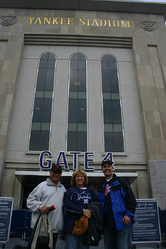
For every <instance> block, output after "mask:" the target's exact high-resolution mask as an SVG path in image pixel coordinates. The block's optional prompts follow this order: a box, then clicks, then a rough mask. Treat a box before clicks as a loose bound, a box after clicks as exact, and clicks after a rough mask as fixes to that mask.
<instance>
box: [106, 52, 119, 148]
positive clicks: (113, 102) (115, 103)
mask: <svg viewBox="0 0 166 249" xmlns="http://www.w3.org/2000/svg"><path fill="white" fill-rule="evenodd" d="M101 71H102V92H103V120H104V143H105V151H106V152H124V143H123V129H122V119H121V106H120V96H119V82H118V73H117V62H116V59H115V58H114V57H113V56H112V55H104V56H103V57H102V59H101Z"/></svg>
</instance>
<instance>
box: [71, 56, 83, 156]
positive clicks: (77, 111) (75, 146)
mask: <svg viewBox="0 0 166 249" xmlns="http://www.w3.org/2000/svg"><path fill="white" fill-rule="evenodd" d="M86 112H87V110H86V58H85V56H84V55H82V54H80V53H76V54H74V55H73V56H72V57H71V59H70V88H69V109H68V138H67V150H68V151H87V116H86Z"/></svg>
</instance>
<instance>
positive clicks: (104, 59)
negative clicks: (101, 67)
mask: <svg viewBox="0 0 166 249" xmlns="http://www.w3.org/2000/svg"><path fill="white" fill-rule="evenodd" d="M104 61H107V62H108V61H109V56H108V55H104V56H103V57H102V59H101V62H104Z"/></svg>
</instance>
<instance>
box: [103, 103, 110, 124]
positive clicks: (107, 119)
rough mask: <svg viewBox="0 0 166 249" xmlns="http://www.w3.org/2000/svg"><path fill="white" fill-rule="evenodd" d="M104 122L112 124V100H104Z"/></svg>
mask: <svg viewBox="0 0 166 249" xmlns="http://www.w3.org/2000/svg"><path fill="white" fill-rule="evenodd" d="M103 110H104V124H112V112H111V100H110V99H105V100H103Z"/></svg>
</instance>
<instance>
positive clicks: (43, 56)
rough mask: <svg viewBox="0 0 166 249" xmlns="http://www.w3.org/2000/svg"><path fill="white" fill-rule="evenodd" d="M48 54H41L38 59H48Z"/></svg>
mask: <svg viewBox="0 0 166 249" xmlns="http://www.w3.org/2000/svg"><path fill="white" fill-rule="evenodd" d="M48 57H49V54H48V53H47V54H43V55H42V56H41V58H40V60H48Z"/></svg>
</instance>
